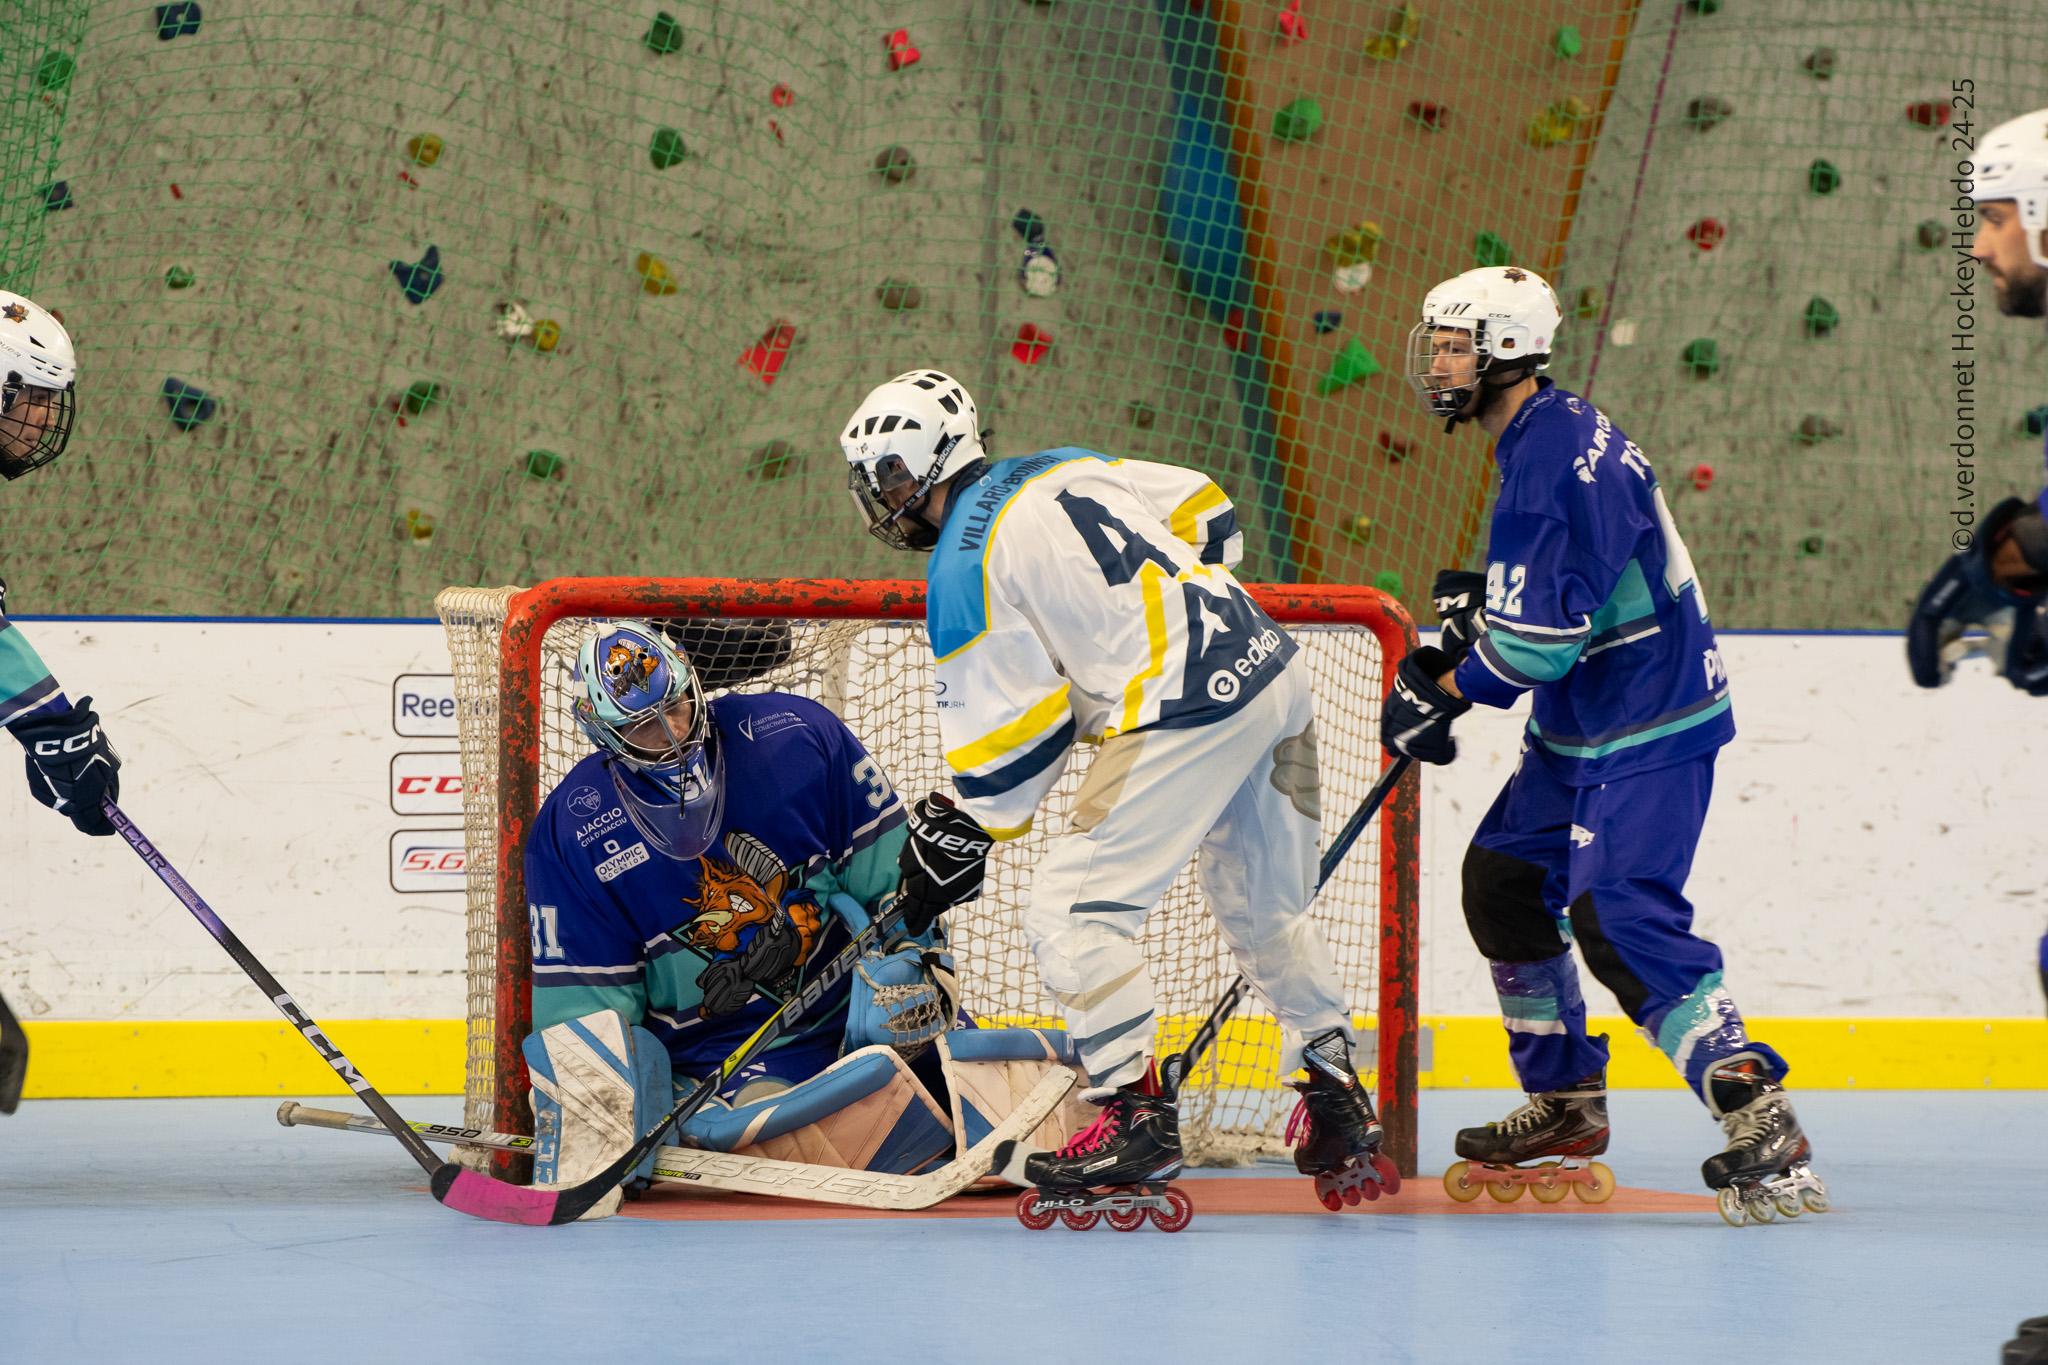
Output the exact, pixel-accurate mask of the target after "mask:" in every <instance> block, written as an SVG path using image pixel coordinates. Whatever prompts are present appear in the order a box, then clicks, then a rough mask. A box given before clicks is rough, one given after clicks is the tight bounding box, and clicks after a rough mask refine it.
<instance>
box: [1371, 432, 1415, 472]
mask: <svg viewBox="0 0 2048 1365" xmlns="http://www.w3.org/2000/svg"><path fill="white" fill-rule="evenodd" d="M1379 442H1380V449H1381V450H1383V451H1385V452H1386V455H1387V458H1388V459H1389V460H1392V461H1393V462H1394V463H1395V464H1399V463H1401V461H1403V460H1405V459H1407V458H1408V457H1409V456H1410V455H1413V454H1414V453H1415V442H1413V441H1411V440H1409V439H1408V438H1407V437H1405V436H1396V435H1395V434H1394V433H1393V432H1391V431H1383V432H1381V433H1380V435H1379Z"/></svg>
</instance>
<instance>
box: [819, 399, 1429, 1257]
mask: <svg viewBox="0 0 2048 1365" xmlns="http://www.w3.org/2000/svg"><path fill="white" fill-rule="evenodd" d="M840 443H841V445H842V447H843V448H844V451H845V454H846V458H847V461H848V465H849V476H848V483H849V487H850V488H851V490H852V493H853V497H854V502H855V504H856V506H857V507H858V508H859V509H860V512H861V515H862V517H863V519H864V520H865V522H866V523H867V526H868V529H869V531H870V532H871V533H873V534H874V535H875V536H876V537H878V538H879V539H881V540H882V541H883V542H884V543H885V544H888V545H890V546H891V547H893V548H896V549H901V550H909V551H916V552H920V553H924V554H928V555H929V556H930V561H929V564H928V567H927V570H926V581H927V589H926V604H925V613H926V626H927V630H928V633H929V635H930V639H931V646H932V652H933V654H934V655H935V656H936V657H937V661H938V687H937V699H936V700H937V705H938V708H939V731H940V735H941V738H942V740H943V741H944V744H945V746H946V763H947V766H948V767H949V768H950V769H951V771H952V774H953V784H954V787H955V789H956V790H957V791H958V793H959V797H960V801H959V805H958V806H957V807H956V806H955V805H954V804H953V803H952V802H951V801H949V800H948V799H947V798H946V797H944V796H941V795H938V794H936V793H935V794H933V795H932V796H929V797H927V798H926V799H925V800H924V801H922V802H920V803H919V804H918V806H917V808H916V810H915V812H914V815H913V821H912V834H911V838H910V841H909V843H908V844H906V845H905V849H904V855H903V868H904V873H905V880H904V889H903V895H904V898H905V900H906V903H907V904H908V905H909V906H910V907H911V914H910V922H909V927H910V929H911V930H912V932H917V931H919V930H920V929H921V927H922V924H923V923H925V922H928V921H929V920H930V919H931V918H933V917H936V916H937V915H938V914H939V913H940V912H941V911H943V910H945V909H947V908H949V907H950V906H953V905H956V904H959V903H961V902H963V901H965V900H967V899H971V898H972V897H973V895H974V894H975V893H976V892H977V891H978V889H979V884H980V880H981V867H982V863H983V861H984V859H985V856H986V853H987V850H988V848H989V847H990V846H991V841H994V840H1003V839H1012V838H1015V837H1017V836H1018V835H1021V834H1023V833H1024V832H1025V831H1026V830H1028V829H1029V828H1030V827H1031V824H1032V821H1033V819H1034V818H1035V816H1036V813H1037V810H1038V807H1039V803H1040V802H1041V801H1042V800H1043V799H1044V798H1045V796H1046V794H1047V793H1048V792H1049V791H1050V790H1051V789H1052V787H1053V784H1054V783H1055V782H1057V781H1058V780H1059V778H1060V775H1061V774H1062V773H1063V772H1064V771H1065V769H1066V765H1067V761H1068V758H1069V755H1070V754H1071V753H1072V750H1073V747H1074V744H1075V742H1076V741H1077V740H1079V741H1082V742H1085V743H1089V744H1095V745H1100V746H1101V748H1100V751H1099V752H1098V753H1097V754H1096V756H1095V758H1094V761H1093V763H1092V764H1091V765H1090V767H1089V769H1088V774H1087V778H1086V780H1085V781H1084V783H1083V785H1082V787H1081V789H1080V792H1079V795H1078V797H1077V799H1076V802H1075V806H1074V812H1073V816H1072V820H1071V822H1070V824H1069V827H1068V828H1066V829H1064V830H1062V831H1060V832H1059V834H1058V836H1057V837H1056V838H1055V839H1054V840H1053V842H1052V845H1051V848H1050V850H1049V852H1048V853H1047V854H1046V856H1045V857H1044V859H1043V860H1042V861H1041V862H1040V864H1039V866H1038V868H1037V870H1036V880H1035V882H1034V884H1033V887H1032V893H1031V899H1030V903H1029V905H1028V906H1027V907H1026V909H1025V911H1024V915H1023V928H1024V931H1025V935H1026V937H1027V938H1028V939H1029V940H1030V942H1031V945H1032V949H1033V952H1034V953H1035V954H1036V956H1037V958H1038V963H1039V968H1040V971H1041V972H1042V973H1043V975H1044V978H1045V983H1046V986H1047V988H1048V989H1049V990H1050V991H1051V993H1052V995H1053V997H1054V998H1055V999H1056V1000H1057V1001H1058V1002H1059V1004H1060V1007H1061V1009H1062V1010H1063V1011H1064V1013H1065V1015H1066V1020H1067V1025H1068V1028H1069V1030H1070V1032H1071V1034H1072V1035H1073V1038H1074V1040H1075V1042H1076V1043H1077V1045H1078V1047H1079V1050H1080V1057H1081V1062H1082V1065H1083V1066H1084V1067H1085V1068H1086V1070H1087V1073H1088V1076H1089V1078H1090V1079H1091V1081H1092V1083H1093V1084H1092V1087H1091V1089H1090V1090H1089V1091H1088V1092H1086V1095H1085V1098H1088V1099H1090V1100H1093V1101H1094V1102H1095V1103H1097V1104H1099V1105H1100V1106H1101V1113H1100V1117H1099V1118H1098V1120H1097V1121H1096V1123H1095V1124H1093V1125H1092V1126H1090V1127H1089V1128H1088V1129H1086V1130H1084V1131H1083V1132H1081V1133H1080V1134H1078V1135H1077V1136H1076V1137H1075V1138H1074V1140H1073V1141H1072V1142H1070V1143H1068V1144H1067V1145H1066V1146H1064V1147H1062V1148H1060V1149H1059V1150H1058V1151H1056V1152H1037V1151H1024V1150H1016V1151H1012V1152H1007V1153H1003V1154H1001V1155H999V1156H998V1169H999V1171H1000V1173H1001V1174H1003V1175H1004V1176H1005V1177H1006V1178H1009V1179H1011V1180H1012V1181H1014V1182H1015V1183H1017V1184H1020V1185H1028V1186H1032V1187H1037V1188H1039V1189H1054V1190H1062V1189H1064V1190H1072V1191H1084V1190H1086V1189H1088V1188H1089V1187H1103V1186H1117V1185H1129V1184H1145V1185H1147V1186H1150V1187H1152V1189H1153V1190H1154V1191H1155V1192H1156V1190H1157V1185H1156V1182H1160V1181H1164V1180H1166V1179H1169V1178H1171V1177H1172V1176H1173V1175H1174V1174H1176V1173H1177V1172H1178V1171H1179V1169H1180V1166H1181V1149H1180V1138H1179V1131H1178V1126H1177V1121H1176V1116H1175V1110H1174V1102H1173V1096H1171V1095H1170V1094H1162V1093H1160V1089H1161V1087H1160V1086H1159V1084H1158V1082H1157V1080H1156V1075H1157V1071H1156V1068H1155V1067H1154V1066H1153V1055H1152V1041H1153V1031H1154V1024H1155V1019H1154V1001H1153V992H1152V981H1151V977H1150V974H1149V973H1148V971H1147V968H1146V964H1145V961H1144V958H1143V957H1142V955H1141V954H1140V953H1139V950H1138V943H1137V938H1138V934H1139V931H1140V929H1141V927H1142V925H1143V923H1144V920H1145V916H1146V914H1147V913H1148V912H1149V911H1150V910H1151V908H1152V907H1153V906H1154V905H1155V904H1156V903H1157V902H1158V900H1159V899H1160V897H1161V896H1162V895H1164V894H1165V892H1166V889H1167V887H1168V885H1169V884H1170V883H1171V882H1172V881H1173V879H1174V877H1175V876H1176V875H1178V873H1179V872H1180V869H1181V868H1182V867H1183V866H1185V865H1186V864H1187V862H1188V860H1189V858H1190V857H1193V856H1194V855H1196V853H1197V851H1199V853H1200V858H1199V865H1198V866H1199V873H1200V877H1201V882H1202V888H1203V891H1204V893H1205V894H1206V896H1207V899H1208V904H1209V910H1210V913H1211V914H1212V915H1214V916H1215V918H1216V922H1217V926H1218V928H1219V929H1220V930H1221V932H1222V935H1223V938H1224V940H1225V941H1226V942H1227V943H1229V945H1230V947H1231V951H1232V952H1233V953H1234V954H1235V955H1236V957H1237V960H1238V963H1239V964H1240V966H1241V967H1242V969H1243V971H1244V974H1245V975H1246V976H1247V977H1248V978H1249V979H1250V980H1251V982H1252V983H1253V985H1254V986H1256V987H1257V988H1258V990H1259V992H1260V994H1262V995H1263V996H1264V997H1265V998H1266V1000H1267V1001H1268V1002H1269V1003H1270V1004H1271V1006H1272V1008H1273V1012H1274V1015H1275V1017H1276V1018H1277V1019H1278V1020H1279V1023H1280V1026H1281V1030H1282V1034H1283V1051H1282V1059H1281V1071H1282V1074H1283V1075H1286V1074H1289V1073H1292V1072H1293V1071H1294V1070H1295V1068H1297V1067H1305V1068H1306V1071H1307V1080H1306V1082H1305V1083H1303V1084H1302V1085H1300V1086H1299V1087H1298V1088H1299V1089H1300V1091H1301V1095H1302V1105H1303V1106H1304V1107H1305V1108H1306V1111H1307V1123H1306V1125H1305V1126H1306V1136H1305V1137H1304V1138H1303V1140H1302V1142H1301V1143H1300V1145H1299V1146H1298V1147H1297V1149H1296V1152H1295V1161H1296V1164H1297V1166H1299V1168H1300V1169H1301V1170H1302V1171H1303V1172H1304V1173H1308V1174H1318V1175H1321V1176H1324V1177H1325V1178H1326V1179H1328V1178H1330V1177H1338V1178H1339V1179H1340V1180H1347V1181H1355V1182H1363V1181H1379V1182H1381V1183H1386V1184H1389V1185H1392V1184H1396V1183H1397V1182H1398V1176H1394V1175H1392V1174H1391V1172H1392V1166H1391V1163H1388V1162H1386V1161H1385V1160H1384V1159H1383V1158H1382V1159H1381V1160H1380V1161H1379V1162H1377V1163H1375V1162H1374V1161H1373V1158H1374V1157H1375V1155H1376V1154H1377V1152H1378V1149H1379V1145H1380V1140H1381V1131H1380V1125H1379V1121H1378V1119H1377V1117H1376V1116H1375V1115H1374V1112H1373V1108H1372V1104H1371V1101H1370V1099H1369V1097H1368V1095H1367V1093H1366V1090H1365V1087H1364V1086H1363V1085H1362V1084H1361V1083H1360V1081H1359V1079H1358V1076H1357V1073H1356V1070H1355V1068H1354V1066H1353V1064H1352V1060H1351V1049H1352V1046H1353V1043H1354V1039H1353V1036H1352V1031H1351V1021H1350V1017H1349V1012H1348V1010H1347V1008H1346V1004H1345V1000H1344V996H1343V989H1342V983H1341V981H1340V979H1339V977H1338V974H1337V970H1336V967H1335V964H1334V963H1333V961H1332V959H1331V956H1330V951H1329V948H1328V946H1327V945H1326V944H1325V943H1324V941H1323V937H1322V934H1321V933H1320V931H1318V930H1317V928H1316V927H1315V924H1314V922H1313V921H1312V920H1311V919H1310V918H1309V916H1308V914H1307V908H1308V902H1309V898H1310V896H1311V894H1312V892H1313V890H1314V887H1315V878H1316V862H1317V856H1316V850H1317V842H1318V837H1319V833H1320V828H1321V815H1322V812H1321V807H1320V799H1321V790H1320V784H1319V780H1318V777H1317V771H1316V749H1315V743H1316V741H1315V726H1314V711H1313V706H1312V698H1311V694H1310V685H1309V680H1308V676H1307V672H1306V669H1305V668H1304V667H1301V666H1298V665H1296V664H1294V663H1293V662H1292V661H1293V659H1294V656H1295V653H1296V651H1297V649H1298V646H1297V645H1296V643H1295V641H1294V640H1293V639H1292V638H1291V637H1290V636H1288V634H1287V633H1286V632H1285V631H1283V630H1282V629H1280V627H1279V626H1278V625H1276V624H1275V623H1274V622H1273V621H1272V619H1271V618H1269V617H1268V616H1267V615H1266V614H1265V612H1263V611H1262V610H1260V609H1259V607H1258V606H1257V604H1255V603H1254V602H1253V601H1252V599H1251V598H1250V597H1249V596H1248V595H1247V594H1246V593H1245V591H1244V589H1243V588H1242V587H1240V586H1239V585H1238V582H1237V580H1236V579H1235V578H1234V577H1233V576H1232V575H1231V572H1230V570H1231V566H1232V565H1234V564H1236V563H1237V561H1238V559H1239V557H1240V556H1241V555H1242V553H1243V537H1242V536H1241V535H1240V534H1239V533H1238V530H1237V519H1236V514H1235V513H1234V511H1233V510H1232V507H1231V504H1230V501H1229V499H1228V498H1226V497H1225V496H1224V494H1223V492H1222V490H1221V489H1219V488H1218V487H1217V486H1216V485H1215V484H1214V483H1212V482H1211V481H1210V480H1209V479H1207V478H1205V477H1204V476H1202V475H1201V474H1198V473H1195V472H1194V471H1192V470H1187V469H1181V468H1178V467H1175V466H1172V465H1165V464H1157V463H1152V462H1148V461H1141V460H1118V459H1112V458H1110V457H1108V456H1105V455H1099V454H1097V453H1095V452H1093V451H1089V450H1082V449H1078V448H1073V447H1065V448H1061V449H1055V450H1047V451H1042V452H1039V453H1038V454H1035V455H1027V456H1024V457H1021V458H1016V459H1006V460H998V461H991V460H990V459H989V457H988V455H987V452H986V451H985V449H984V447H983V441H982V432H981V428H980V426H979V423H978V421H977V417H976V412H975V406H974V401H973V399H972V398H970V397H969V396H968V394H967V391H966V389H965V388H963V387H962V386H961V385H960V384H959V383H958V382H957V381H955V380H954V379H952V378H950V377H949V376H947V375H945V374H942V373H939V372H938V371H935V370H919V371H913V372H911V373H909V374H904V375H901V376H898V377H897V378H895V379H893V380H891V381H889V382H888V383H886V384H883V385H882V386H880V387H879V388H877V389H875V390H874V391H873V392H872V393H870V394H869V395H868V396H867V398H866V399H865V400H864V401H863V402H862V403H861V405H860V407H859V408H858V409H857V410H856V411H855V412H854V414H853V416H852V418H851V419H850V420H849V421H848V423H847V424H846V426H845V427H844V428H843V429H842V431H841V436H840ZM1338 1188H1340V1189H1341V1188H1344V1186H1343V1185H1342V1184H1339V1186H1338ZM1373 1193H1374V1194H1377V1193H1378V1191H1377V1190H1374V1191H1373ZM1112 1221H1115V1220H1114V1219H1112ZM1162 1225H1165V1224H1164V1223H1163V1222H1162Z"/></svg>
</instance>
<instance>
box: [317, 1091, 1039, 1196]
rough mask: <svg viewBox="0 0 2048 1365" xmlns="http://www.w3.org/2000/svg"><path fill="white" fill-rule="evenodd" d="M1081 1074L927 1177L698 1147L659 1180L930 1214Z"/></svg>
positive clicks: (342, 1122)
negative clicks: (998, 1148) (921, 1210)
mask: <svg viewBox="0 0 2048 1365" xmlns="http://www.w3.org/2000/svg"><path fill="white" fill-rule="evenodd" d="M1073 1084H1074V1073H1073V1072H1071V1071H1069V1070H1067V1069H1066V1068H1065V1067H1053V1068H1052V1069H1051V1070H1049V1071H1047V1072H1046V1074H1045V1075H1043V1076H1041V1077H1039V1080H1038V1084H1037V1085H1035V1086H1033V1087H1032V1089H1031V1091H1030V1093H1029V1094H1027V1095H1025V1097H1024V1098H1023V1099H1022V1100H1021V1101H1020V1102H1019V1103H1018V1105H1017V1107H1016V1108H1015V1109H1013V1110H1011V1111H1010V1113H1009V1116H1008V1117H1006V1118H1005V1119H1004V1120H1003V1121H1002V1122H1001V1123H1000V1124H998V1125H996V1127H995V1128H994V1129H992V1130H990V1132H989V1134H988V1136H986V1137H984V1138H983V1139H982V1140H981V1141H980V1142H977V1143H975V1144H974V1145H973V1146H972V1147H970V1148H968V1149H967V1151H966V1152H965V1153H964V1154H963V1155H961V1156H959V1157H957V1158H955V1159H954V1160H952V1161H949V1162H947V1163H946V1164H945V1165H943V1166H941V1167H939V1168H938V1169H937V1170H935V1171H929V1172H926V1173H925V1174H924V1175H894V1174H891V1173H889V1172H887V1171H853V1170H848V1169H846V1168H845V1167H843V1166H815V1165H811V1164H810V1163H808V1162H802V1161H778V1160H776V1159H774V1158H772V1157H759V1156H742V1155H739V1154H738V1153H735V1152H707V1151H700V1150H698V1149H696V1148H691V1147H661V1148H658V1149H656V1151H655V1153H654V1178H655V1180H656V1181H657V1182H661V1183H665V1184H683V1185H690V1186H693V1187H695V1188H697V1189H706V1190H728V1191H731V1192H732V1193H735V1194H758V1195H765V1196H768V1197H769V1198H775V1199H807V1200H809V1201H811V1202H812V1203H816V1204H842V1205H845V1206H847V1207H850V1208H858V1209H892V1210H911V1209H928V1208H930V1207H932V1206H933V1205H934V1204H939V1203H943V1202H944V1201H946V1200H948V1199H951V1198H952V1197H953V1196H954V1195H956V1194H958V1193H960V1192H961V1191H962V1190H964V1189H966V1188H967V1187H968V1186H970V1185H972V1184H974V1182H975V1181H977V1180H980V1179H981V1178H982V1177H983V1176H986V1175H987V1174H988V1171H989V1166H990V1164H991V1162H992V1161H993V1159H994V1157H995V1149H996V1145H997V1144H998V1143H1000V1142H1005V1141H1012V1140H1016V1141H1021V1140H1022V1139H1024V1138H1026V1137H1028V1136H1030V1135H1031V1133H1032V1132H1034V1131H1035V1130H1036V1129H1037V1128H1038V1125H1039V1124H1041V1123H1043V1122H1045V1118H1046V1115H1048V1114H1050V1113H1051V1112H1052V1111H1053V1109H1054V1108H1055V1107H1056V1106H1057V1105H1058V1104H1059V1102H1060V1101H1061V1100H1062V1099H1064V1098H1066V1094H1067V1091H1068V1090H1070V1089H1071V1088H1072V1087H1073ZM277 1121H278V1122H279V1123H281V1124H283V1125H285V1126H286V1127H287V1128H290V1127H294V1126H299V1125H304V1126H306V1127H311V1128H335V1129H340V1130H341V1131H343V1132H349V1133H367V1134H370V1135H372V1136H382V1135H383V1134H384V1133H385V1129H384V1126H383V1125H382V1124H380V1123H378V1122H377V1120H375V1119H373V1118H367V1117H365V1116H363V1115H361V1114H344V1113H340V1112H339V1111H337V1110H333V1109H314V1108H312V1107H310V1106H308V1105H303V1104H298V1103H296V1102H294V1101H291V1100H287V1101H285V1102H284V1103H283V1104H281V1105H279V1106H278V1110H277ZM412 1129H413V1131H414V1132H416V1133H418V1134H419V1135H420V1136H421V1137H423V1138H425V1139H427V1140H428V1141H429V1142H445V1143H453V1144H456V1145H458V1146H469V1147H489V1148H494V1149H496V1150H499V1151H512V1152H530V1151H532V1150H533V1146H534V1141H535V1140H534V1139H533V1138H530V1137H521V1136H519V1135H517V1134H513V1133H492V1132H486V1131H483V1130H481V1129H476V1128H452V1127H449V1126H447V1125H445V1124H439V1123H415V1124H413V1125H412Z"/></svg>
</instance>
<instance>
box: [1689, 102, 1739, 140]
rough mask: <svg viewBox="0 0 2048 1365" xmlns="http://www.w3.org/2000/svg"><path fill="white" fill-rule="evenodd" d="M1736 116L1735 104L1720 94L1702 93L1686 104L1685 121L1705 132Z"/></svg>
mask: <svg viewBox="0 0 2048 1365" xmlns="http://www.w3.org/2000/svg"><path fill="white" fill-rule="evenodd" d="M1733 117H1735V106H1734V105H1732V104H1730V103H1729V102H1728V101H1727V100H1724V99H1722V98H1721V97H1720V96H1719V95H1702V96H1700V97H1699V98H1698V99H1696V100H1691V101H1689V102H1688V103H1687V104H1686V106H1685V121H1686V122H1687V123H1689V124H1691V125H1692V126H1693V127H1694V128H1695V129H1697V130H1698V131H1700V132H1702V133H1704V132H1706V131H1707V130H1708V129H1709V128H1713V127H1717V126H1719V125H1720V124H1722V123H1725V122H1726V121H1727V120H1729V119H1731V118H1733Z"/></svg>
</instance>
